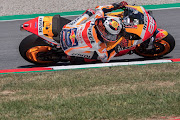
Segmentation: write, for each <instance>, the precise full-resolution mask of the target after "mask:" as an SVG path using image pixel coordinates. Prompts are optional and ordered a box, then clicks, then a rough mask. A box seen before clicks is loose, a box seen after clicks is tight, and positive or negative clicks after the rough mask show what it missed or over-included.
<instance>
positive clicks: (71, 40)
mask: <svg viewBox="0 0 180 120" xmlns="http://www.w3.org/2000/svg"><path fill="white" fill-rule="evenodd" d="M116 9H117V8H115V6H114V5H107V6H98V7H96V12H95V11H94V10H92V9H88V10H87V11H86V12H85V13H83V14H82V15H81V16H79V17H78V18H76V19H75V20H73V21H71V22H70V23H68V24H67V25H65V26H64V27H63V29H62V31H61V36H60V37H61V38H60V44H61V47H62V49H63V50H64V52H65V53H66V54H67V55H68V56H76V57H83V58H87V59H99V60H101V61H102V62H109V61H110V60H111V58H113V57H114V56H115V55H116V52H115V50H111V51H108V50H107V45H106V43H105V42H104V41H103V40H102V39H99V38H100V37H98V34H97V31H96V28H95V20H96V19H98V18H102V17H104V16H105V13H106V12H111V11H112V10H116ZM92 15H94V16H93V17H91V16H92Z"/></svg>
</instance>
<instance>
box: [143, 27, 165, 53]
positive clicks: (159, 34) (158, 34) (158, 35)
mask: <svg viewBox="0 0 180 120" xmlns="http://www.w3.org/2000/svg"><path fill="white" fill-rule="evenodd" d="M167 35H168V32H167V31H165V30H163V29H159V28H158V29H156V31H155V32H154V34H153V36H152V37H151V38H149V39H148V40H146V41H145V42H146V49H147V50H148V49H149V50H150V49H154V48H155V46H154V44H155V42H156V41H157V40H161V39H163V38H165V37H166V36H167Z"/></svg>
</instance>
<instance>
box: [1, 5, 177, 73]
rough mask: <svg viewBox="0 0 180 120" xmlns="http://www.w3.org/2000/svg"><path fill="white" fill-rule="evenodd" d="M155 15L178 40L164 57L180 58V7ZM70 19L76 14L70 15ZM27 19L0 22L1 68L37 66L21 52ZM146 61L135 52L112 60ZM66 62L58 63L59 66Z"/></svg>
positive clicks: (156, 11)
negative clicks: (23, 30) (20, 27)
mask: <svg viewBox="0 0 180 120" xmlns="http://www.w3.org/2000/svg"><path fill="white" fill-rule="evenodd" d="M153 15H154V17H155V19H156V21H157V25H158V28H162V29H165V30H167V31H168V32H169V33H170V34H171V35H173V37H174V38H175V40H176V46H175V49H174V50H173V51H172V52H171V53H170V54H168V55H166V56H165V57H164V58H163V59H169V58H180V8H176V9H165V10H154V11H153ZM68 18H70V19H73V18H75V16H73V17H72V16H71V17H68ZM25 21H27V20H17V21H1V22H0V70H4V69H16V68H28V67H37V66H36V65H33V64H31V63H29V62H27V61H25V60H24V59H23V58H22V57H21V56H20V54H19V49H18V47H19V44H20V42H21V40H22V39H24V38H25V37H26V36H28V35H30V33H28V32H22V31H20V30H19V26H20V24H22V23H24V22H25ZM127 61H144V59H143V58H142V57H140V56H137V55H135V54H133V55H125V56H121V57H118V58H116V59H115V60H112V61H111V62H127ZM62 65H64V64H62V63H58V64H57V66H62Z"/></svg>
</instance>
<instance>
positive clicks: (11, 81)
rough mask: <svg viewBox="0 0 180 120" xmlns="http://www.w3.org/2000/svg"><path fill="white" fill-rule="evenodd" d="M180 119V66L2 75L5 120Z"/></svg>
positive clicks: (1, 110) (0, 109) (0, 90)
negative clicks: (179, 116) (171, 117)
mask: <svg viewBox="0 0 180 120" xmlns="http://www.w3.org/2000/svg"><path fill="white" fill-rule="evenodd" d="M178 115H180V64H178V63H170V64H158V65H142V66H119V67H106V68H98V69H83V70H67V71H54V72H44V73H26V74H8V75H0V119H14V120H16V119H17V120H19V119H22V120H23V119H24V120H28V119H33V120H36V119H37V120H39V119H43V120H46V119H161V117H162V116H163V117H169V116H178Z"/></svg>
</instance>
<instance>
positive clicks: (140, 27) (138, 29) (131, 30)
mask: <svg viewBox="0 0 180 120" xmlns="http://www.w3.org/2000/svg"><path fill="white" fill-rule="evenodd" d="M143 27H144V25H143V24H139V25H136V26H132V27H131V28H128V27H126V28H125V30H126V31H127V32H128V33H133V34H136V35H138V36H141V33H142V31H143Z"/></svg>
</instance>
